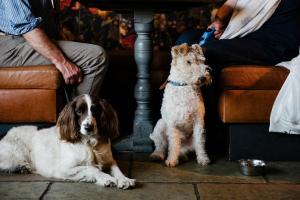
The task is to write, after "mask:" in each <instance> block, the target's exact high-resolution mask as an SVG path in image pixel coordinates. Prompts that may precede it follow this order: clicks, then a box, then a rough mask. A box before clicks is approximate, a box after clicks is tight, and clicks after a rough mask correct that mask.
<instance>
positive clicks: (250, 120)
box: [219, 65, 300, 160]
mask: <svg viewBox="0 0 300 200" xmlns="http://www.w3.org/2000/svg"><path fill="white" fill-rule="evenodd" d="M288 74H289V70H287V69H286V68H283V67H275V66H251V65H237V66H228V67H226V68H224V69H223V70H222V71H221V74H220V79H219V86H220V90H221V92H220V94H219V117H220V119H221V121H222V122H223V123H224V124H225V129H224V130H226V132H227V134H228V141H229V143H228V147H229V152H228V153H229V159H230V160H238V159H242V158H256V159H264V160H300V154H299V152H300V137H299V136H298V135H289V134H282V133H269V131H268V128H269V121H270V113H271V109H272V106H273V103H274V101H275V98H276V96H277V94H278V92H279V90H280V88H281V86H282V84H283V83H284V81H285V79H286V77H287V76H288Z"/></svg>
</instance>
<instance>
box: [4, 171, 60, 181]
mask: <svg viewBox="0 0 300 200" xmlns="http://www.w3.org/2000/svg"><path fill="white" fill-rule="evenodd" d="M8 181H9V182H12V181H17V182H33V181H39V182H45V181H46V182H48V181H60V180H58V179H54V178H45V177H42V176H40V175H38V174H5V173H0V182H8Z"/></svg>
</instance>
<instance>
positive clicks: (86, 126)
mask: <svg viewBox="0 0 300 200" xmlns="http://www.w3.org/2000/svg"><path fill="white" fill-rule="evenodd" d="M83 127H84V129H85V130H86V131H87V132H91V131H93V130H94V126H92V125H91V124H85V125H84V126H83Z"/></svg>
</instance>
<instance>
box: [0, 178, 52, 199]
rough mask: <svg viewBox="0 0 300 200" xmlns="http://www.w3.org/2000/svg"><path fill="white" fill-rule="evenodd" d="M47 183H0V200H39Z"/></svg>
mask: <svg viewBox="0 0 300 200" xmlns="http://www.w3.org/2000/svg"><path fill="white" fill-rule="evenodd" d="M48 184H49V183H48V182H0V199H1V200H5V199H39V198H40V197H41V195H42V194H43V193H44V191H45V190H46V188H47V186H48Z"/></svg>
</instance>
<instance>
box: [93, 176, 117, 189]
mask: <svg viewBox="0 0 300 200" xmlns="http://www.w3.org/2000/svg"><path fill="white" fill-rule="evenodd" d="M96 184H97V185H100V186H103V187H113V186H116V185H117V184H118V180H117V179H116V178H114V177H110V176H107V177H104V178H101V179H100V180H98V181H97V182H96Z"/></svg>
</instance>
